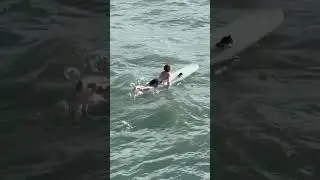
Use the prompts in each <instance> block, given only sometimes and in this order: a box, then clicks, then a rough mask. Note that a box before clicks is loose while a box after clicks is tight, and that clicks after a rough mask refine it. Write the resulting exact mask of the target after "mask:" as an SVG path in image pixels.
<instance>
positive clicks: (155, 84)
mask: <svg viewBox="0 0 320 180" xmlns="http://www.w3.org/2000/svg"><path fill="white" fill-rule="evenodd" d="M160 83H161V82H160V81H159V80H158V79H152V80H151V81H150V82H149V83H148V85H149V86H152V87H155V88H156V87H158V85H159V84H160Z"/></svg>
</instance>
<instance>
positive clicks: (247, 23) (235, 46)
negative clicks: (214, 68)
mask: <svg viewBox="0 0 320 180" xmlns="http://www.w3.org/2000/svg"><path fill="white" fill-rule="evenodd" d="M283 19H284V14H283V12H282V10H280V9H267V10H258V11H257V12H255V13H252V14H250V15H247V16H244V17H241V18H239V19H237V20H236V21H234V22H232V23H230V24H228V25H227V26H225V27H222V28H219V29H216V30H213V32H212V35H211V42H213V47H212V48H213V49H211V63H213V64H218V63H220V62H222V61H225V60H229V59H230V58H232V57H233V56H234V55H236V54H237V53H240V52H241V51H243V50H245V49H246V48H248V47H249V46H250V45H252V44H253V43H256V42H257V41H259V40H260V39H262V38H263V37H265V36H267V35H268V34H269V33H271V32H272V31H274V30H275V29H276V28H277V27H278V26H279V25H280V24H281V23H282V21H283ZM229 34H230V35H231V37H232V39H233V43H232V45H231V47H229V48H226V49H223V50H221V49H219V48H216V47H215V44H216V43H217V42H219V41H220V39H221V38H222V37H223V36H227V35H229Z"/></svg>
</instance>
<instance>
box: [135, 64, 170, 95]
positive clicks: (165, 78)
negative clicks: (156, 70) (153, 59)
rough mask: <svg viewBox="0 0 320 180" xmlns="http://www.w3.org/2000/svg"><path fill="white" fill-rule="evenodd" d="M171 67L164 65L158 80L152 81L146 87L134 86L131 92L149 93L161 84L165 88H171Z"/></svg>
mask: <svg viewBox="0 0 320 180" xmlns="http://www.w3.org/2000/svg"><path fill="white" fill-rule="evenodd" d="M170 71H171V66H170V65H168V64H166V65H165V66H164V67H163V71H162V72H161V73H160V75H159V77H158V78H155V79H152V80H151V81H150V82H149V83H148V84H147V85H145V86H136V87H134V89H133V92H135V93H137V92H139V91H142V92H144V91H149V90H152V89H154V88H157V87H158V86H159V85H161V84H163V85H165V87H167V88H169V87H170V86H171V82H170V80H171V72H170Z"/></svg>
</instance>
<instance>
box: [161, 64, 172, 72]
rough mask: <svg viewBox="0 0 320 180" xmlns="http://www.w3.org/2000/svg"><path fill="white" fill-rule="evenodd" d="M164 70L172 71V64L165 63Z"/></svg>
mask: <svg viewBox="0 0 320 180" xmlns="http://www.w3.org/2000/svg"><path fill="white" fill-rule="evenodd" d="M163 70H164V71H166V72H170V70H171V67H170V65H168V64H166V65H164V67H163Z"/></svg>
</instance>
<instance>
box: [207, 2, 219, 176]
mask: <svg viewBox="0 0 320 180" xmlns="http://www.w3.org/2000/svg"><path fill="white" fill-rule="evenodd" d="M213 7H214V0H210V36H209V38H210V179H215V180H220V179H221V174H220V173H221V169H220V168H221V162H220V159H219V154H221V153H219V147H218V146H219V138H218V137H219V132H218V131H219V129H218V128H217V126H216V124H215V118H214V117H216V116H215V111H216V107H215V104H214V100H215V97H216V96H217V94H216V93H215V87H216V83H215V77H214V76H215V74H214V67H213V63H212V59H213V58H212V49H214V45H215V42H213V41H212V33H213V32H214V28H213V25H214V23H213V22H214V20H215V16H214V10H213Z"/></svg>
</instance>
